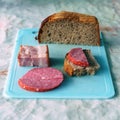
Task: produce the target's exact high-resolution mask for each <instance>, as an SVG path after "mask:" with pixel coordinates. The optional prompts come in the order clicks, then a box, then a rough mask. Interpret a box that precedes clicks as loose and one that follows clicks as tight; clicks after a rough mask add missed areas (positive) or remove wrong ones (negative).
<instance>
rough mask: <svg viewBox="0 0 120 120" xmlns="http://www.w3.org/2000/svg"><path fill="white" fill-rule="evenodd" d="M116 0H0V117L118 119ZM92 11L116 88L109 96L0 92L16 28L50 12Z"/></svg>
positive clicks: (119, 12)
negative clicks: (13, 95)
mask: <svg viewBox="0 0 120 120" xmlns="http://www.w3.org/2000/svg"><path fill="white" fill-rule="evenodd" d="M119 6H120V1H119V0H104V1H100V0H94V1H93V0H0V120H119V119H120V94H119V93H120V69H119V68H120V46H119V45H120V8H119ZM61 10H66V11H68V10H69V11H75V12H81V13H85V14H90V15H95V16H96V17H97V18H98V20H99V23H100V29H101V31H103V34H104V38H105V46H106V51H107V54H108V60H109V64H110V69H111V73H112V78H113V83H114V86H115V90H116V95H115V97H113V98H111V99H102V100H100V99H93V100H89V99H85V100H83V99H74V100H73V99H7V98H4V97H3V95H2V93H3V89H4V85H5V82H6V77H7V73H8V68H9V64H10V61H11V56H12V51H13V46H14V44H15V37H16V35H17V31H18V30H19V29H21V28H34V27H35V28H39V26H40V23H41V21H42V20H43V19H44V18H45V17H47V16H48V15H50V14H53V13H54V12H59V11H61Z"/></svg>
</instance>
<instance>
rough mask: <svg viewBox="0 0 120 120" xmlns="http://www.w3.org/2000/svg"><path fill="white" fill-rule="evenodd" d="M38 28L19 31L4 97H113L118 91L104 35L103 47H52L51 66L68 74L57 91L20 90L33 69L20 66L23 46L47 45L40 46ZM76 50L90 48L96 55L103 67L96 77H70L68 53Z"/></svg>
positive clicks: (54, 45)
mask: <svg viewBox="0 0 120 120" xmlns="http://www.w3.org/2000/svg"><path fill="white" fill-rule="evenodd" d="M37 34H38V29H37V28H33V29H22V30H20V31H19V32H18V36H17V39H16V44H15V47H14V51H13V56H12V60H11V64H10V69H9V72H8V78H7V81H6V84H5V89H4V92H3V93H4V96H5V97H10V98H65V99H67V98H70V99H73V98H75V99H79V98H87V99H93V98H95V99H96V98H100V99H102V98H111V97H113V96H114V94H115V91H114V87H113V82H112V77H111V73H110V69H109V65H108V60H107V56H106V51H105V46H104V44H103V38H102V35H101V46H100V47H99V46H81V45H65V44H48V47H49V53H50V63H51V67H54V68H57V69H59V70H61V71H62V72H63V74H64V81H63V83H62V84H61V85H60V86H59V87H58V88H56V89H53V90H51V91H48V92H29V91H26V90H24V89H22V88H20V87H19V85H18V79H19V78H21V77H22V76H23V75H24V74H25V73H26V72H27V71H29V70H30V69H32V68H33V67H20V66H19V65H18V62H17V55H18V51H19V48H20V45H33V46H35V45H43V44H38V41H37V40H35V36H37ZM74 47H81V48H84V49H90V50H91V51H92V54H93V56H94V57H95V58H96V59H97V61H98V63H99V64H100V69H99V70H98V71H97V73H96V74H95V75H94V76H90V75H87V76H80V77H70V76H68V75H67V74H66V73H65V72H64V70H63V62H64V57H65V54H66V53H67V52H68V51H69V50H70V49H71V48H74Z"/></svg>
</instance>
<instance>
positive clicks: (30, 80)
mask: <svg viewBox="0 0 120 120" xmlns="http://www.w3.org/2000/svg"><path fill="white" fill-rule="evenodd" d="M62 81H63V74H62V72H61V71H59V70H57V69H55V68H51V67H45V68H33V69H32V70H30V71H28V72H27V73H26V74H25V75H24V76H23V77H21V78H20V79H19V81H18V84H19V86H20V87H21V88H23V89H25V90H29V91H34V92H42V91H48V90H51V89H54V88H56V87H58V86H59V85H60V84H61V83H62Z"/></svg>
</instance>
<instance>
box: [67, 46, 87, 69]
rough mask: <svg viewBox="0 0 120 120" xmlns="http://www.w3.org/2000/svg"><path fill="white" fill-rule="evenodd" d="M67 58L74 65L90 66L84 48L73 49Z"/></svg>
mask: <svg viewBox="0 0 120 120" xmlns="http://www.w3.org/2000/svg"><path fill="white" fill-rule="evenodd" d="M67 58H68V59H69V60H70V61H71V62H72V63H74V64H76V65H79V66H83V67H86V66H89V63H88V60H87V57H86V56H85V54H84V52H83V50H82V48H73V49H71V50H70V52H69V53H68V55H67Z"/></svg>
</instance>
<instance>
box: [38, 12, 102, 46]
mask: <svg viewBox="0 0 120 120" xmlns="http://www.w3.org/2000/svg"><path fill="white" fill-rule="evenodd" d="M38 41H39V43H41V42H44V43H61V44H81V45H95V46H99V45H100V34H99V23H98V20H97V18H96V17H95V16H90V15H85V14H81V13H76V12H67V11H62V12H59V13H55V14H52V15H50V16H49V17H47V18H46V19H44V20H43V22H42V23H41V26H40V29H39V33H38Z"/></svg>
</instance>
